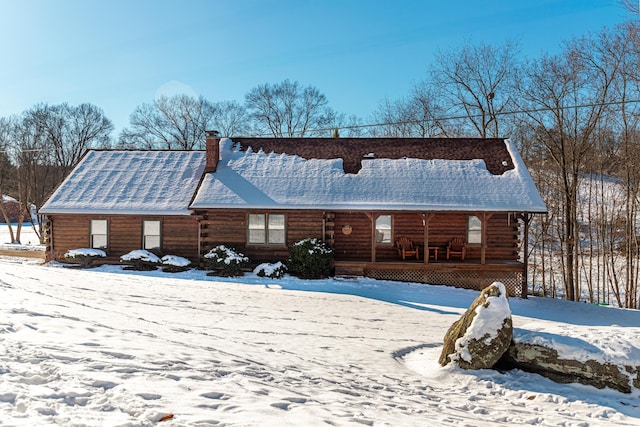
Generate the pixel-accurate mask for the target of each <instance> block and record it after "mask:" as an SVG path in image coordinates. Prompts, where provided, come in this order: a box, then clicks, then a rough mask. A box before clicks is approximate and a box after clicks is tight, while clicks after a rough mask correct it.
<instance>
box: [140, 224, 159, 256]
mask: <svg viewBox="0 0 640 427" xmlns="http://www.w3.org/2000/svg"><path fill="white" fill-rule="evenodd" d="M142 249H146V250H153V249H160V221H142Z"/></svg>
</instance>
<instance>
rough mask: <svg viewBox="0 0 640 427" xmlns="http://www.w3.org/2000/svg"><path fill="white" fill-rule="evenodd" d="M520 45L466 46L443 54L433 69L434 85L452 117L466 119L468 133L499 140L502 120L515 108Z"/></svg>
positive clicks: (437, 59) (441, 53)
mask: <svg viewBox="0 0 640 427" xmlns="http://www.w3.org/2000/svg"><path fill="white" fill-rule="evenodd" d="M518 53H519V43H518V42H516V41H513V40H508V41H506V42H505V43H504V44H503V45H502V46H497V47H494V46H491V45H486V44H478V45H471V44H469V43H465V45H464V46H463V47H462V48H460V49H458V50H449V51H440V52H439V53H438V54H436V58H435V62H434V64H433V66H432V68H431V70H430V75H431V80H432V82H433V84H434V85H435V86H436V87H438V88H439V89H441V90H442V91H443V93H444V97H445V98H446V103H447V104H446V106H447V107H448V111H449V115H453V116H463V117H464V118H465V121H466V122H467V123H468V124H469V125H470V128H471V129H470V130H468V131H467V133H475V134H477V135H479V136H480V137H482V138H487V137H499V136H501V135H500V133H501V131H502V128H501V126H500V121H499V117H500V115H501V113H504V112H505V111H508V110H509V109H510V107H511V106H512V96H511V89H510V87H511V85H512V79H513V75H514V67H515V65H516V58H517V55H518Z"/></svg>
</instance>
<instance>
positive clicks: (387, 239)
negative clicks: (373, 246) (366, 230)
mask: <svg viewBox="0 0 640 427" xmlns="http://www.w3.org/2000/svg"><path fill="white" fill-rule="evenodd" d="M391 242H392V240H391V215H380V216H379V217H378V218H376V243H378V244H381V245H384V244H391Z"/></svg>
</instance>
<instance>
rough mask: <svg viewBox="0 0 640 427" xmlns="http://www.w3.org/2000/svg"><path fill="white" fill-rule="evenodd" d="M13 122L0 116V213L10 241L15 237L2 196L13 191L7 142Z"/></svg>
mask: <svg viewBox="0 0 640 427" xmlns="http://www.w3.org/2000/svg"><path fill="white" fill-rule="evenodd" d="M12 129H13V122H12V119H10V118H4V117H0V215H2V218H3V219H4V221H5V222H6V223H7V225H8V229H9V237H10V239H11V242H12V243H13V242H15V241H16V238H15V235H14V233H13V227H12V226H11V219H10V218H9V213H8V212H7V210H6V209H5V205H4V196H5V195H9V193H14V190H15V189H14V188H13V187H14V185H13V184H14V182H15V181H14V177H15V171H14V167H13V165H12V164H11V161H10V159H9V144H10V142H11V132H12Z"/></svg>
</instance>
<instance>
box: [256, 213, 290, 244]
mask: <svg viewBox="0 0 640 427" xmlns="http://www.w3.org/2000/svg"><path fill="white" fill-rule="evenodd" d="M285 234H286V233H285V216H284V215H282V214H249V233H248V242H249V244H251V245H284V244H286V236H285Z"/></svg>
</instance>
